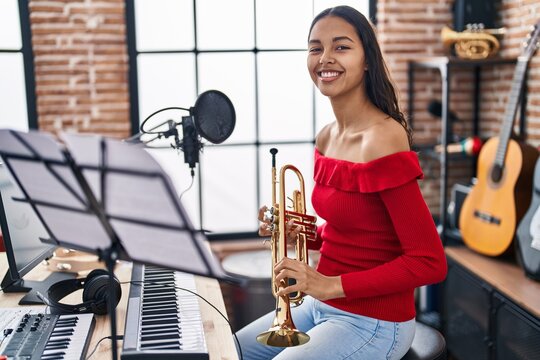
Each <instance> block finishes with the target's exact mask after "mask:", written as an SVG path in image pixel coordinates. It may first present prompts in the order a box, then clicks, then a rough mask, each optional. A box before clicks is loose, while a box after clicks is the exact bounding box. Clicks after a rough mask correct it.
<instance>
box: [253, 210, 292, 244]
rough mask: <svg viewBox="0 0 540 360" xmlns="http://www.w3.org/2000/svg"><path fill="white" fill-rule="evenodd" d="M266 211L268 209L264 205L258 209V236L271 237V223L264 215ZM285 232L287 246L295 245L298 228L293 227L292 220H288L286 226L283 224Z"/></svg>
mask: <svg viewBox="0 0 540 360" xmlns="http://www.w3.org/2000/svg"><path fill="white" fill-rule="evenodd" d="M267 211H268V207H267V206H266V205H264V206H262V207H261V208H260V209H259V216H258V219H259V221H260V222H261V224H260V225H259V236H263V237H264V236H272V230H270V228H271V226H272V223H271V220H270V219H269V218H267V217H265V216H264V215H265V213H266V212H267ZM285 232H286V233H287V243H288V244H289V245H295V244H296V237H297V236H298V233H299V232H300V226H297V225H294V224H293V220H292V219H291V220H289V222H287V224H285Z"/></svg>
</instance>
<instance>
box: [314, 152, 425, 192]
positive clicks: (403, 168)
mask: <svg viewBox="0 0 540 360" xmlns="http://www.w3.org/2000/svg"><path fill="white" fill-rule="evenodd" d="M313 177H314V180H315V182H316V183H317V184H321V185H326V186H331V187H334V188H337V189H339V190H343V191H352V192H362V193H371V192H378V191H382V190H386V189H391V188H395V187H398V186H401V185H404V184H406V183H408V182H410V181H412V180H416V179H423V178H424V174H423V172H422V169H421V167H420V163H419V161H418V154H417V153H416V152H414V151H402V152H397V153H394V154H390V155H386V156H383V157H380V158H378V159H374V160H371V161H368V162H361V163H355V162H352V161H348V160H341V159H335V158H331V157H326V156H325V155H323V154H322V153H321V152H320V151H319V150H318V149H317V148H315V169H314V175H313Z"/></svg>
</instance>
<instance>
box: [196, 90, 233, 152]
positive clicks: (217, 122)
mask: <svg viewBox="0 0 540 360" xmlns="http://www.w3.org/2000/svg"><path fill="white" fill-rule="evenodd" d="M190 113H191V114H192V115H193V117H194V118H195V121H194V123H195V128H196V129H197V132H198V133H199V135H201V136H202V137H203V138H205V139H206V140H208V141H210V142H211V143H213V144H220V143H222V142H223V141H225V140H226V139H227V138H228V137H229V136H231V134H232V132H233V130H234V126H235V124H236V113H235V111H234V106H233V104H232V102H231V100H229V98H228V97H227V96H226V95H225V94H223V93H222V92H221V91H218V90H208V91H205V92H203V93H202V94H200V95H199V97H198V98H197V101H196V102H195V106H193V107H192V108H191V109H190Z"/></svg>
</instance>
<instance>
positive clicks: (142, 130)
mask: <svg viewBox="0 0 540 360" xmlns="http://www.w3.org/2000/svg"><path fill="white" fill-rule="evenodd" d="M166 110H186V111H189V109H186V108H182V107H177V106H171V107H166V108H163V109H159V110H157V111H154V112H153V113H152V114H150V115H148V117H147V118H146V119H144V120H143V122H142V123H141V126H140V127H139V129H140V130H141V132H142V133H143V134H153V135H160V134H162V133H163V132H162V131H145V130H144V125H145V124H146V122H147V121H148V120H150V118H151V117H153V116H155V115H157V114H159V113H160V112H163V111H166Z"/></svg>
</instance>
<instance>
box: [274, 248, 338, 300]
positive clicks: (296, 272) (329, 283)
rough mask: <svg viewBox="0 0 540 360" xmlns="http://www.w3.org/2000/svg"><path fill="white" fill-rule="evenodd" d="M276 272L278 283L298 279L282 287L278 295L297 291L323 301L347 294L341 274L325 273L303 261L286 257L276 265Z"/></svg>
mask: <svg viewBox="0 0 540 360" xmlns="http://www.w3.org/2000/svg"><path fill="white" fill-rule="evenodd" d="M274 274H275V276H276V277H275V281H276V283H280V282H281V281H283V280H284V279H285V278H293V279H295V280H296V284H294V285H290V286H286V287H281V288H280V290H279V292H278V293H277V295H278V296H283V295H286V294H290V293H293V292H296V291H300V292H303V293H304V294H307V295H310V296H312V297H314V298H315V299H318V300H321V301H324V300H328V299H334V298H339V297H344V296H345V293H344V292H343V287H342V286H341V277H340V276H326V275H323V274H321V273H319V272H317V270H315V269H313V268H312V267H311V266H309V265H307V264H306V263H304V262H302V261H298V260H295V259H291V258H288V257H285V258H283V259H282V260H281V261H280V262H278V263H277V264H276V266H275V267H274Z"/></svg>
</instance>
